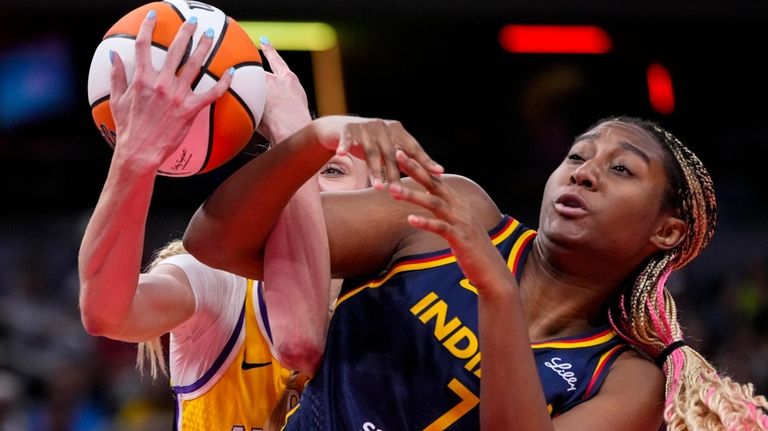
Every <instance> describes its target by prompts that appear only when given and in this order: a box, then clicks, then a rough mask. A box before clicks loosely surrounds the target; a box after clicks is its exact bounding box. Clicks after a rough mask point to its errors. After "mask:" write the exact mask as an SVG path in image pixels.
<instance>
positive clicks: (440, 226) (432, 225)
mask: <svg viewBox="0 0 768 431" xmlns="http://www.w3.org/2000/svg"><path fill="white" fill-rule="evenodd" d="M408 224H410V225H411V226H413V227H415V228H419V229H423V230H426V231H428V232H432V233H436V234H438V235H440V236H445V234H446V233H447V232H448V231H449V230H450V228H451V226H450V225H449V224H448V223H446V222H444V221H442V220H438V219H435V218H427V217H423V216H418V215H414V214H411V215H409V216H408Z"/></svg>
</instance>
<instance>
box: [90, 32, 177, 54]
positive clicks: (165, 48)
mask: <svg viewBox="0 0 768 431" xmlns="http://www.w3.org/2000/svg"><path fill="white" fill-rule="evenodd" d="M112 38H121V39H131V40H136V36H135V35H132V34H125V33H115V34H110V35H109V36H104V39H102V40H107V39H112ZM150 45H152V46H154V47H155V48H162V49H163V50H165V51H168V47H167V46H165V45H163V44H160V43H157V42H155V41H152V42H151V43H150Z"/></svg>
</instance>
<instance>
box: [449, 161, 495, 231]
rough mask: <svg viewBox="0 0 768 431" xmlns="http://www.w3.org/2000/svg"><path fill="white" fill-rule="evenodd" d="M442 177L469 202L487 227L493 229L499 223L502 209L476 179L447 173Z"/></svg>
mask: <svg viewBox="0 0 768 431" xmlns="http://www.w3.org/2000/svg"><path fill="white" fill-rule="evenodd" d="M441 179H442V180H443V181H444V182H445V184H446V185H448V186H449V187H450V188H451V189H453V190H454V192H455V193H456V194H457V195H458V196H460V197H461V198H462V199H463V200H464V201H465V202H467V203H468V204H469V206H470V208H472V209H473V210H474V214H475V216H476V217H480V218H481V222H482V223H483V225H484V226H485V227H486V228H487V229H489V230H490V229H492V228H493V227H495V226H496V225H497V224H498V223H499V219H500V218H501V211H500V210H499V208H498V206H496V203H495V202H494V201H493V199H492V198H491V196H490V195H488V193H487V192H486V191H485V189H483V188H482V187H481V186H480V185H479V184H478V183H476V182H475V181H474V180H472V179H470V178H467V177H465V176H462V175H455V174H446V175H443V176H442V177H441Z"/></svg>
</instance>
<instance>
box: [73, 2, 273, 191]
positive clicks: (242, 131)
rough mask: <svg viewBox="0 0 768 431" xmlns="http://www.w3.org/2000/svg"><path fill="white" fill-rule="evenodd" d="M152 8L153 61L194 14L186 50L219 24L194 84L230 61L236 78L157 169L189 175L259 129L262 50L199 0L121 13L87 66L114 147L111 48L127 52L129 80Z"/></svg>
mask: <svg viewBox="0 0 768 431" xmlns="http://www.w3.org/2000/svg"><path fill="white" fill-rule="evenodd" d="M150 10H154V11H155V12H156V14H157V18H156V19H157V23H156V25H155V30H154V33H153V36H152V47H151V56H152V60H151V61H152V64H153V66H154V67H155V68H156V69H158V70H159V69H160V67H161V66H162V64H163V61H164V60H165V56H166V52H167V50H168V47H169V46H170V45H171V42H172V41H173V38H174V36H175V35H176V32H177V31H178V29H179V28H180V27H181V25H182V24H183V23H184V22H185V21H187V19H189V18H190V17H192V16H194V17H196V18H197V22H198V24H197V28H196V30H195V34H194V36H193V37H192V41H191V44H190V47H189V50H188V54H189V53H191V52H193V50H194V49H195V47H196V46H197V43H198V41H199V40H200V37H201V36H202V35H203V33H204V32H205V31H206V30H207V29H209V28H210V29H213V30H214V39H213V45H212V47H211V49H210V51H209V53H208V57H207V58H206V60H205V61H204V62H203V67H202V69H201V71H200V74H199V75H198V77H197V78H196V79H195V81H194V82H193V84H192V86H193V91H194V92H196V93H202V92H205V91H207V90H209V89H210V88H211V87H213V86H214V85H215V83H216V81H217V80H218V79H219V77H220V76H222V74H224V73H227V70H228V69H229V68H230V67H234V68H235V73H234V75H233V76H232V84H231V85H230V87H229V89H228V90H227V92H226V93H225V94H224V95H223V96H222V97H221V98H219V99H218V100H217V101H216V102H214V103H213V104H211V105H210V106H208V107H206V108H205V109H203V110H202V111H200V113H199V114H198V115H197V117H196V118H195V119H194V122H193V124H192V128H191V129H190V131H189V133H188V134H187V136H186V137H185V138H184V141H183V142H182V143H181V145H180V146H179V148H178V149H177V150H176V152H175V153H173V154H172V155H171V156H170V157H169V158H168V159H166V160H165V162H163V164H162V165H161V166H160V169H159V172H158V173H159V174H160V175H165V176H172V177H185V176H190V175H195V174H200V173H204V172H208V171H211V170H213V169H215V168H217V167H219V166H221V165H222V164H224V163H226V162H227V161H229V160H231V159H232V158H233V157H234V156H236V155H237V154H238V153H239V152H240V151H241V150H242V149H243V148H244V147H245V145H246V144H247V143H248V141H249V140H250V139H251V137H252V136H253V133H254V131H255V130H256V126H257V125H258V124H259V121H260V120H261V115H262V113H263V112H264V100H265V83H264V82H265V81H264V69H263V68H262V64H261V63H262V62H261V56H260V55H259V50H258V49H257V48H256V45H255V44H254V43H253V42H252V41H251V39H250V38H249V37H248V35H247V34H246V32H245V30H243V28H242V27H241V26H240V25H239V24H238V23H237V22H236V21H235V20H234V19H232V18H230V17H228V16H227V15H226V14H225V13H224V12H222V11H221V10H219V9H217V8H215V7H213V6H210V5H208V4H205V3H202V2H198V1H184V0H166V1H162V2H153V3H148V4H145V5H144V6H140V7H138V8H136V9H134V10H133V11H131V12H129V13H128V14H126V15H125V16H123V17H122V18H121V19H120V20H119V21H117V22H116V23H115V24H114V25H113V26H112V28H110V29H109V30H108V31H107V33H106V34H105V35H104V37H103V39H102V41H101V42H100V43H99V45H98V47H97V48H96V52H95V53H94V55H93V59H92V60H91V68H90V70H89V72H88V101H89V103H90V105H91V113H92V115H93V120H94V121H95V122H96V126H97V127H98V129H99V131H100V132H101V134H102V136H103V137H104V139H106V140H107V143H109V144H110V145H111V146H112V148H114V146H115V142H116V133H115V122H114V120H113V118H112V112H111V110H110V107H109V91H110V71H111V67H112V64H111V63H110V61H109V51H110V50H113V51H116V52H117V53H118V54H119V55H120V58H122V59H123V62H124V64H125V68H126V76H127V77H128V82H129V83H130V80H131V77H132V76H133V69H134V41H135V39H136V35H137V33H138V31H139V26H140V25H141V22H142V21H143V20H144V18H145V17H146V16H147V13H149V11H150Z"/></svg>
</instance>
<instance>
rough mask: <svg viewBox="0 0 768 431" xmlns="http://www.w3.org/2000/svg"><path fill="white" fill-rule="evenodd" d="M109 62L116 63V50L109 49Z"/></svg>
mask: <svg viewBox="0 0 768 431" xmlns="http://www.w3.org/2000/svg"><path fill="white" fill-rule="evenodd" d="M109 62H110V63H112V64H115V51H113V50H111V49H110V50H109Z"/></svg>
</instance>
